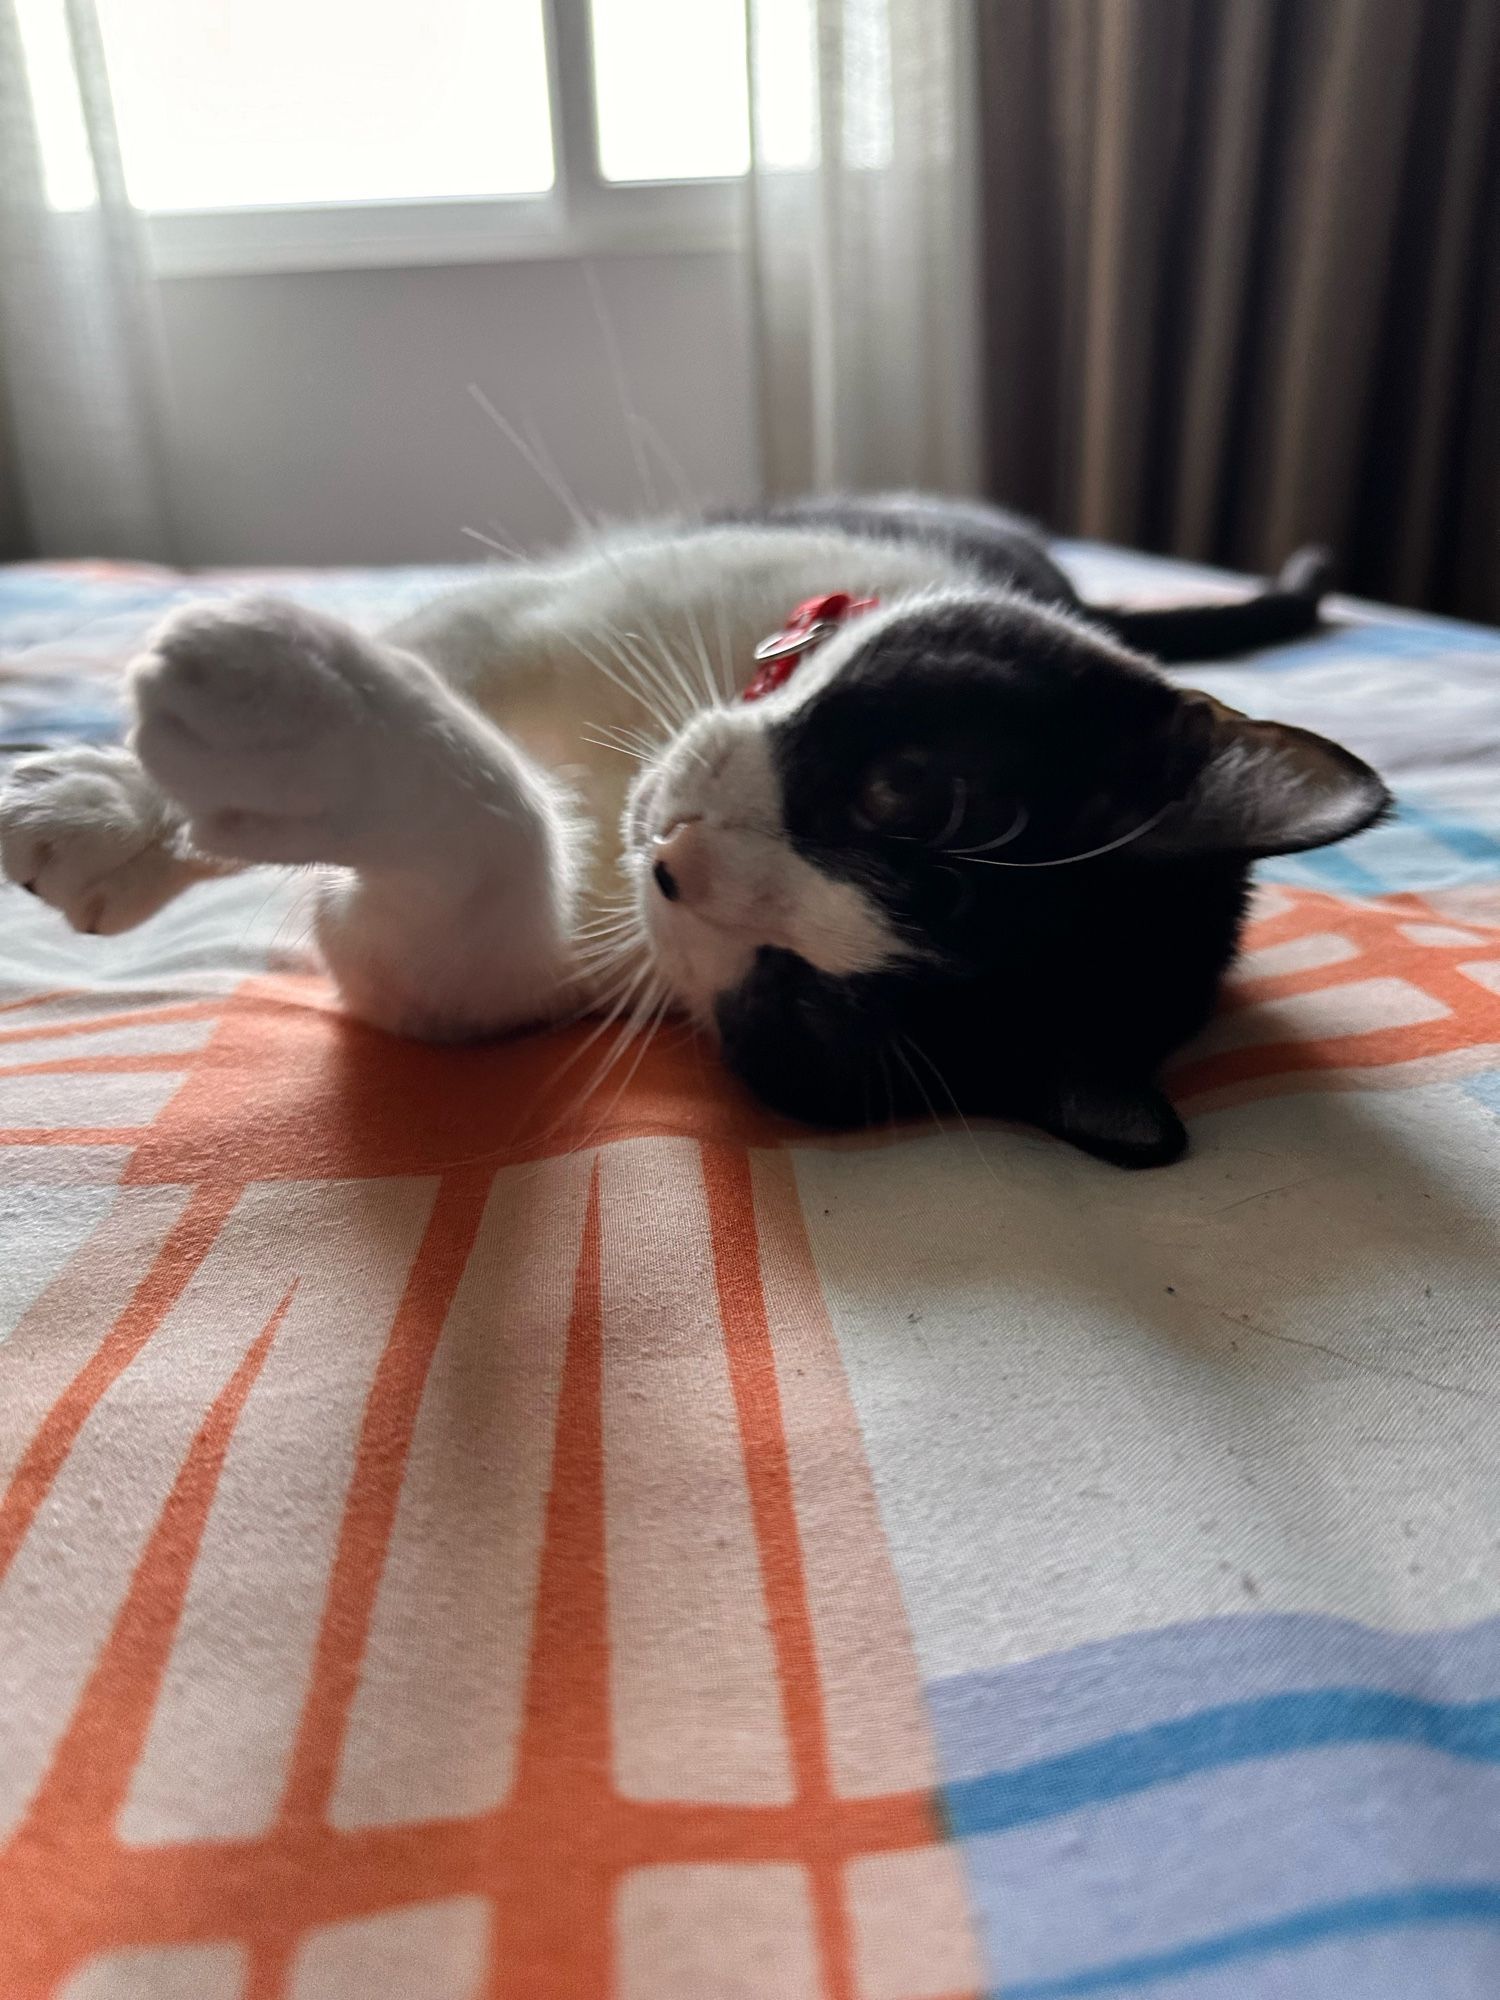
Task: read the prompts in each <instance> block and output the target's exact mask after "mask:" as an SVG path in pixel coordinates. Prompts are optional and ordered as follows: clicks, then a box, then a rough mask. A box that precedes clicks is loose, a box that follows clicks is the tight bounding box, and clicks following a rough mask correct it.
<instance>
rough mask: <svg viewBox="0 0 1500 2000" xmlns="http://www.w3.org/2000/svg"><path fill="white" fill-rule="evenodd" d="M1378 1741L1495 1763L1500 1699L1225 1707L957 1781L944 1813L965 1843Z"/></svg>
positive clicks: (1317, 1691) (1302, 1699)
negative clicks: (1225, 1772) (1240, 1766)
mask: <svg viewBox="0 0 1500 2000" xmlns="http://www.w3.org/2000/svg"><path fill="white" fill-rule="evenodd" d="M1375 1742H1394V1743H1415V1744H1420V1745H1421V1746H1423V1747H1424V1748H1426V1749H1429V1750H1442V1751H1445V1752H1446V1753H1447V1754H1448V1755H1449V1756H1450V1757H1471V1758H1474V1759H1476V1760H1479V1761H1482V1762H1485V1763H1497V1762H1500V1701H1481V1702H1470V1703H1447V1702H1436V1701H1416V1700H1413V1699H1412V1698H1411V1697H1410V1696H1404V1695H1397V1694H1389V1693H1386V1692H1384V1691H1382V1690H1379V1689H1375V1688H1310V1689H1307V1690H1305V1691H1302V1692H1299V1693H1296V1694H1279V1695H1267V1696H1264V1697H1263V1698H1262V1699H1261V1700H1259V1701H1247V1702H1234V1703H1226V1704H1224V1705H1222V1706H1220V1707H1217V1708H1207V1709H1204V1710H1202V1711H1201V1713H1199V1714H1197V1715H1192V1716H1186V1717H1184V1718H1183V1719H1182V1720H1181V1721H1180V1722H1164V1723H1158V1724H1157V1725H1156V1726H1155V1727H1154V1728H1151V1729H1138V1730H1132V1731H1129V1732H1128V1733H1126V1734H1123V1735H1120V1736H1114V1737H1111V1738H1109V1739H1108V1740H1106V1741H1105V1742H1103V1743H1095V1744H1092V1745H1090V1746H1089V1748H1088V1749H1086V1750H1075V1751H1072V1752H1071V1753H1070V1754H1068V1755H1066V1756H1063V1757H1052V1758H1048V1759H1046V1760H1045V1761H1044V1762H1042V1763H1038V1764H1031V1765H1026V1766H1023V1767H1022V1768H1021V1769H1019V1770H1011V1771H996V1772H991V1773H989V1774H988V1775H986V1776H985V1777H981V1778H968V1779H964V1780H962V1781H960V1782H959V1783H957V1784H950V1785H948V1786H946V1787H945V1788H944V1790H943V1794H942V1799H943V1810H944V1812H945V1814H946V1816H947V1820H948V1825H949V1828H950V1830H951V1832H952V1833H953V1835H954V1837H955V1838H957V1839H967V1838H969V1837H970V1836H972V1835H974V1834H980V1833H1000V1832H1005V1831H1008V1830H1009V1829H1010V1828H1011V1827H1015V1826H1023V1825H1025V1824H1026V1823H1027V1822H1028V1821H1029V1820H1037V1819H1049V1818H1051V1817H1052V1816H1053V1815H1054V1814H1057V1813H1068V1812H1076V1811H1078V1809H1079V1808H1080V1807H1082V1806H1092V1805H1098V1804H1100V1803H1101V1802H1102V1801H1103V1800H1106V1799H1117V1798H1121V1797H1123V1796H1124V1794H1125V1793H1127V1792H1138V1791H1142V1790H1144V1789H1145V1788H1146V1787H1147V1786H1149V1785H1162V1784H1170V1783H1172V1782H1173V1781H1174V1780H1176V1779H1178V1778H1184V1777H1187V1776H1188V1775H1189V1774H1191V1773H1192V1772H1195V1771H1205V1770H1209V1769H1211V1768H1213V1767H1215V1766H1217V1765H1222V1764H1235V1763H1240V1762H1242V1761H1243V1760H1244V1759H1245V1758H1248V1757H1283V1756H1288V1755H1290V1754H1292V1753H1294V1752H1297V1751H1302V1750H1323V1749H1327V1748H1329V1747H1330V1746H1331V1745H1333V1744H1341V1743H1375Z"/></svg>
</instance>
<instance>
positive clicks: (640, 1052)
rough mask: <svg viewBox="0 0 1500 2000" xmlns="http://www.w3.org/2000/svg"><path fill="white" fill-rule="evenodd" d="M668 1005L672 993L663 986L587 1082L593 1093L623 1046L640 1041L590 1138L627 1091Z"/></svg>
mask: <svg viewBox="0 0 1500 2000" xmlns="http://www.w3.org/2000/svg"><path fill="white" fill-rule="evenodd" d="M671 1005H672V996H671V994H670V993H668V992H667V991H665V989H663V990H662V991H661V992H660V993H659V994H658V996H657V998H656V1001H655V1002H654V1004H653V1005H652V1007H651V1008H650V1010H649V1011H648V1012H647V1013H645V1014H644V1015H642V1016H641V1017H640V1018H639V1019H638V1020H637V1021H636V1022H634V1023H633V1024H632V1027H631V1030H630V1033H629V1035H628V1036H627V1037H625V1038H624V1040H623V1041H622V1042H621V1043H619V1044H617V1045H616V1049H615V1051H614V1053H612V1054H611V1056H610V1059H609V1061H608V1063H606V1065H605V1067H604V1070H603V1072H602V1075H601V1076H600V1077H597V1078H595V1080H594V1081H593V1082H592V1083H591V1084H590V1085H589V1095H590V1096H593V1094H594V1093H595V1091H597V1090H598V1088H599V1085H600V1083H601V1082H602V1080H603V1077H604V1076H607V1075H608V1074H609V1071H610V1070H611V1069H612V1068H613V1067H614V1064H615V1063H616V1062H617V1061H618V1060H619V1057H620V1054H621V1053H622V1051H623V1049H625V1048H628V1047H629V1046H630V1042H631V1041H632V1040H634V1041H636V1042H637V1043H638V1044H639V1046H638V1048H637V1049H636V1052H635V1060H634V1061H633V1062H632V1063H631V1065H630V1067H629V1069H628V1070H626V1072H625V1074H624V1076H622V1077H621V1079H620V1081H619V1084H618V1085H617V1087H616V1089H615V1094H614V1096H613V1097H611V1099H610V1100H609V1103H608V1104H606V1105H605V1107H604V1109H603V1110H602V1111H601V1112H600V1114H599V1116H598V1118H597V1119H596V1120H595V1122H594V1126H593V1130H592V1132H591V1133H590V1135H589V1137H590V1139H592V1138H594V1137H595V1136H596V1135H597V1134H598V1133H599V1131H600V1130H601V1129H602V1127H603V1126H604V1124H605V1122H606V1121H607V1120H608V1118H609V1116H610V1114H611V1113H612V1112H613V1110H614V1108H615V1106H616V1105H617V1104H618V1103H619V1102H620V1099H621V1098H622V1097H623V1096H624V1095H625V1093H626V1091H627V1090H629V1088H630V1086H631V1084H632V1083H633V1082H634V1081H635V1076H636V1072H637V1070H639V1068H640V1066H641V1064H642V1063H643V1062H644V1061H645V1060H646V1052H647V1050H648V1049H649V1048H650V1046H651V1040H652V1037H653V1036H654V1035H655V1033H656V1031H657V1029H658V1028H659V1027H660V1026H661V1024H662V1022H663V1020H664V1019H665V1018H666V1015H667V1013H668V1010H669V1009H670V1008H671Z"/></svg>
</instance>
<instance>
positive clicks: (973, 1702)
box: [927, 1611, 1500, 1785]
mask: <svg viewBox="0 0 1500 2000" xmlns="http://www.w3.org/2000/svg"><path fill="white" fill-rule="evenodd" d="M1329 1687H1342V1688H1350V1687H1355V1688H1360V1689H1364V1690H1367V1691H1376V1692H1380V1693H1385V1694H1392V1695H1405V1696H1410V1697H1412V1698H1413V1699H1415V1700H1417V1701H1419V1702H1423V1703H1429V1704H1440V1705H1443V1706H1446V1707H1454V1708H1462V1707H1465V1706H1471V1705H1479V1704H1485V1703H1500V1618H1485V1619H1481V1620H1480V1621H1478V1622H1477V1623H1475V1624H1472V1625H1461V1626H1448V1627H1444V1628H1442V1629H1441V1630H1438V1631H1432V1632H1388V1631H1381V1630H1380V1629H1378V1628H1377V1627H1375V1626H1371V1625H1362V1624H1358V1623H1356V1622H1355V1621H1354V1620H1353V1619H1349V1618H1334V1617H1331V1616H1329V1615H1327V1614H1326V1613H1323V1612H1314V1611H1262V1612H1237V1613H1234V1614H1232V1615H1225V1616H1221V1617H1217V1618H1203V1619H1195V1620H1193V1621H1191V1622H1189V1623H1185V1624H1178V1625H1166V1626H1161V1627H1158V1628H1157V1629H1155V1630H1154V1631H1145V1632H1124V1633H1120V1634H1119V1635H1117V1636H1116V1637H1113V1638H1108V1639H1096V1640H1091V1641H1089V1642H1088V1643H1087V1644H1085V1645H1082V1646H1075V1647H1072V1648H1071V1649H1070V1650H1069V1651H1067V1652H1065V1653H1050V1654H1045V1655H1042V1656H1041V1657H1039V1658H1036V1659H1030V1660H1016V1661H1012V1662H1011V1663H1010V1664H1009V1665H1006V1666H999V1667H985V1668H980V1669H977V1670H975V1671H973V1672H970V1673H966V1674H953V1675H950V1676H948V1677H946V1678H944V1679H942V1680H938V1681H934V1682H931V1683H930V1684H929V1686H928V1689H927V1701H928V1706H929V1710H930V1713H931V1715H932V1721H933V1727H934V1731H935V1733H936V1737H937V1743H938V1749H939V1757H940V1762H941V1768H942V1771H943V1775H944V1777H945V1779H946V1780H947V1782H948V1783H949V1784H950V1785H956V1784H958V1783H959V1782H961V1781H962V1780H964V1779H970V1778H982V1777H987V1776H989V1775H990V1774H992V1773H995V1772H1001V1771H1006V1770H1011V1769H1025V1768H1033V1769H1034V1768H1036V1767H1037V1766H1039V1765H1041V1764H1043V1763H1045V1762H1056V1761H1058V1760H1060V1759H1061V1758H1063V1757H1065V1756H1066V1755H1067V1753H1069V1752H1074V1751H1083V1750H1092V1749H1094V1748H1096V1747H1097V1746H1098V1745H1099V1744H1100V1743H1101V1742H1103V1741H1105V1740H1107V1739H1110V1738H1116V1737H1120V1736H1123V1735H1127V1734H1130V1733H1132V1732H1134V1731H1138V1730H1143V1729H1147V1728H1150V1727H1152V1726H1154V1725H1159V1724H1163V1723H1172V1722H1175V1721H1179V1720H1184V1721H1191V1720H1192V1719H1193V1718H1195V1717H1196V1716H1198V1715H1199V1714H1201V1713H1202V1711H1203V1710H1204V1709H1205V1708H1208V1707H1215V1708H1218V1707H1222V1706H1224V1705H1225V1704H1226V1703H1240V1704H1251V1703H1255V1702H1257V1701H1259V1700H1261V1699H1262V1698H1263V1697H1265V1696H1269V1695H1279V1694H1290V1693H1303V1694H1306V1693H1313V1692H1315V1691H1317V1690H1318V1689H1323V1688H1329Z"/></svg>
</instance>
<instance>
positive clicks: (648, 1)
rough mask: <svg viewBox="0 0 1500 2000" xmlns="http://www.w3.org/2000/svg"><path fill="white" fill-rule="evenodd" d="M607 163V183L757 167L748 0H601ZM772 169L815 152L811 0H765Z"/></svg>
mask: <svg viewBox="0 0 1500 2000" xmlns="http://www.w3.org/2000/svg"><path fill="white" fill-rule="evenodd" d="M591 6H592V11H593V24H594V93H595V99H596V102H597V105H598V114H599V168H600V172H601V173H602V174H603V176H604V178H605V179H606V180H607V181H687V180H712V179H728V178H729V177H730V176H732V175H735V174H743V173H745V172H747V171H748V169H749V166H750V110H749V92H748V90H747V88H746V79H745V0H591ZM754 20H755V33H756V51H755V53H756V67H757V70H758V72H759V74H760V75H761V76H763V77H766V78H767V79H770V80H773V85H774V87H772V88H768V89H767V90H765V91H763V92H762V93H761V103H760V105H759V107H758V111H757V118H758V136H759V141H760V156H761V158H762V160H763V161H764V162H765V164H766V165H767V166H772V167H805V166H808V165H810V164H811V162H812V159H813V155H814V151H815V133H816V110H815V107H814V98H813V74H814V69H815V62H814V49H813V35H814V20H815V17H814V13H813V4H812V0H759V4H758V5H757V6H756V8H755V13H754Z"/></svg>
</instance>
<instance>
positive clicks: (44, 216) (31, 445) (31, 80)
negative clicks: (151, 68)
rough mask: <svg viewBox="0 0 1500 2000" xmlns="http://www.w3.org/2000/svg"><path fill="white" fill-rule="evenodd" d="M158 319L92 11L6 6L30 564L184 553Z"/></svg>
mask: <svg viewBox="0 0 1500 2000" xmlns="http://www.w3.org/2000/svg"><path fill="white" fill-rule="evenodd" d="M155 306H156V300H155V294H154V290H153V287H152V284H151V281H150V278H149V275H148V273H147V270H146V266H145V263H144V259H143V254H142V249H141V242H140V235H139V228H138V223H137V218H136V216H135V214H134V213H133V211H132V210H131V207H130V204H129V202H128V200H127V198H126V195H125V187H124V179H123V176H122V174H121V171H120V161H119V152H118V148H117V146H116V143H115V132H114V121H113V118H112V116H111V112H110V104H109V89H108V85H107V83H106V81H105V75H104V64H103V60H102V56H101V51H100V46H99V35H98V23H97V20H96V19H95V16H94V12H93V8H92V6H91V5H90V4H89V0H0V397H3V400H4V406H5V414H6V417H7V423H6V427H5V428H6V432H7V436H8V446H9V450H10V452H11V454H12V457H13V460H14V463H13V464H12V465H11V466H10V468H9V472H10V478H9V480H8V482H7V483H8V485H9V486H10V488H11V489H12V490H13V491H14V492H15V493H16V494H18V496H19V513H20V516H21V521H22V529H23V533H24V536H25V541H26V544H27V545H28V546H29V549H30V551H31V552H32V553H35V554H39V555H118V556H140V557H153V558H157V559H170V558H171V556H172V554H173V548H174V536H173V530H172V522H171V515H170V509H169V507H168V504H167V490H166V480H165V477H164V428H165V397H164V393H163V386H162V385H163V372H162V368H161V360H160V344H159V339H158V329H157V324H156V315H155Z"/></svg>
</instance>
